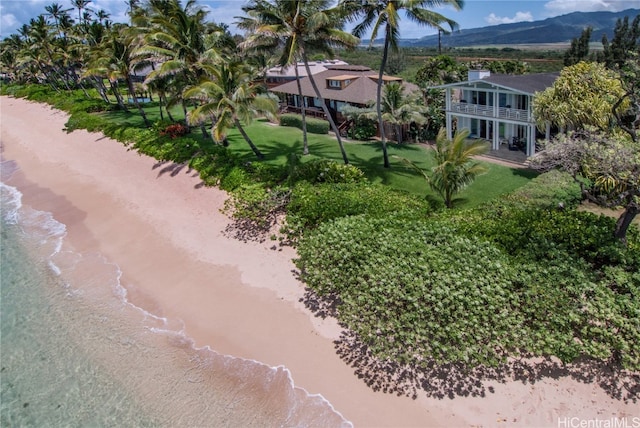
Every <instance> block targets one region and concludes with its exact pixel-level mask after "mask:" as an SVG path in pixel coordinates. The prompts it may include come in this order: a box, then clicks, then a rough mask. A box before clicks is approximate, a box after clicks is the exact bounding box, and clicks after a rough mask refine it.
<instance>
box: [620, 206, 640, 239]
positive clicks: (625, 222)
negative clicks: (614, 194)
mask: <svg viewBox="0 0 640 428" xmlns="http://www.w3.org/2000/svg"><path fill="white" fill-rule="evenodd" d="M638 213H640V206H638V204H633V203H632V204H630V205H628V206H627V207H626V208H625V210H624V211H623V212H622V214H621V215H620V217H619V218H618V220H617V221H616V229H615V237H616V238H617V239H618V240H620V242H622V243H623V244H626V243H627V230H628V229H629V226H630V225H631V222H632V221H633V219H634V218H635V217H636V216H637V215H638Z"/></svg>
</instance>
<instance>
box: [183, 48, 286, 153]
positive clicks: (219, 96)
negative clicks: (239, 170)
mask: <svg viewBox="0 0 640 428" xmlns="http://www.w3.org/2000/svg"><path fill="white" fill-rule="evenodd" d="M203 68H204V70H205V71H206V72H207V74H208V76H207V78H206V79H205V80H203V81H202V82H201V83H200V84H199V85H197V86H194V87H191V88H189V89H187V90H186V91H185V93H184V94H183V96H184V97H185V98H187V99H196V100H199V101H200V102H201V104H200V105H199V106H198V107H197V108H196V109H194V110H192V111H191V112H190V114H189V115H190V116H191V118H192V119H194V120H195V121H202V120H203V119H209V118H211V117H215V121H214V125H213V127H212V129H211V132H212V134H213V138H214V140H215V141H218V142H222V141H225V140H226V134H227V131H228V129H229V128H231V127H232V126H235V127H236V128H237V129H238V131H239V132H240V134H241V135H242V137H243V138H244V139H245V141H246V142H247V144H249V147H251V150H253V152H254V153H255V155H256V156H257V157H258V159H264V155H263V154H262V152H260V150H259V149H258V147H256V145H255V144H254V143H253V141H252V140H251V138H250V137H249V135H247V133H246V131H245V130H244V128H243V126H242V123H243V122H244V123H245V124H246V123H249V122H250V121H251V120H252V119H253V118H254V117H255V116H256V115H257V114H265V115H266V116H267V117H274V116H275V113H276V111H277V108H278V103H277V101H276V100H275V99H274V98H271V97H269V96H266V95H264V94H260V92H261V87H260V85H259V84H258V83H256V81H257V79H256V76H257V74H256V72H255V70H254V69H252V68H251V67H249V66H247V65H246V64H245V63H244V62H243V61H241V60H239V59H233V58H232V59H227V60H222V59H218V60H217V61H215V62H213V63H212V64H210V65H204V66H203Z"/></svg>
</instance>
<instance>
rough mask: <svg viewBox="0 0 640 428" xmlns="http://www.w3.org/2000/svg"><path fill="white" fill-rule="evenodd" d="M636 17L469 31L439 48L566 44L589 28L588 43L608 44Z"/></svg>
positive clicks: (585, 15) (419, 42) (422, 42)
mask: <svg viewBox="0 0 640 428" xmlns="http://www.w3.org/2000/svg"><path fill="white" fill-rule="evenodd" d="M638 14H640V9H627V10H624V11H622V12H573V13H569V14H566V15H561V16H556V17H553V18H547V19H544V20H542V21H533V22H516V23H513V24H500V25H491V26H488V27H480V28H470V29H465V30H460V31H455V32H453V33H451V34H447V35H443V36H442V46H447V47H459V46H478V45H514V44H543V43H568V42H571V40H572V39H574V38H576V37H580V35H581V34H582V30H583V29H584V28H586V27H588V26H591V27H592V28H593V32H592V33H591V41H592V42H599V41H601V40H602V35H603V34H606V35H607V38H608V39H609V40H611V39H612V38H613V29H614V28H615V25H616V21H617V20H618V19H621V18H624V17H625V16H628V17H629V24H631V22H632V21H633V19H634V18H635V17H636V16H637V15H638ZM380 43H383V40H380ZM376 44H377V43H376ZM400 45H401V46H406V47H409V46H412V47H419V46H438V35H437V34H436V35H431V36H425V37H422V38H420V39H402V40H401V41H400Z"/></svg>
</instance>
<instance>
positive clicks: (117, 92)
mask: <svg viewBox="0 0 640 428" xmlns="http://www.w3.org/2000/svg"><path fill="white" fill-rule="evenodd" d="M109 84H110V85H111V90H112V91H113V95H115V97H116V100H117V101H118V106H119V107H120V108H121V109H122V110H124V111H126V112H129V109H128V108H127V106H126V105H125V103H124V101H123V100H122V95H121V94H120V90H119V89H118V83H117V82H113V81H111V80H109Z"/></svg>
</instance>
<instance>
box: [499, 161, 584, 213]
mask: <svg viewBox="0 0 640 428" xmlns="http://www.w3.org/2000/svg"><path fill="white" fill-rule="evenodd" d="M508 200H510V201H512V202H514V203H521V204H523V205H526V206H529V207H536V208H557V207H559V206H562V207H564V208H575V207H577V206H578V205H579V204H580V201H581V200H582V192H581V190H580V185H579V184H578V183H577V182H576V181H575V180H574V179H573V177H571V175H570V174H568V173H566V172H563V171H560V170H557V169H554V170H551V171H549V172H546V173H544V174H540V175H539V176H537V177H535V178H533V179H532V180H531V181H530V182H528V183H527V184H525V185H524V186H522V187H520V188H519V189H516V191H514V192H513V193H512V194H511V195H509V196H508Z"/></svg>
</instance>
